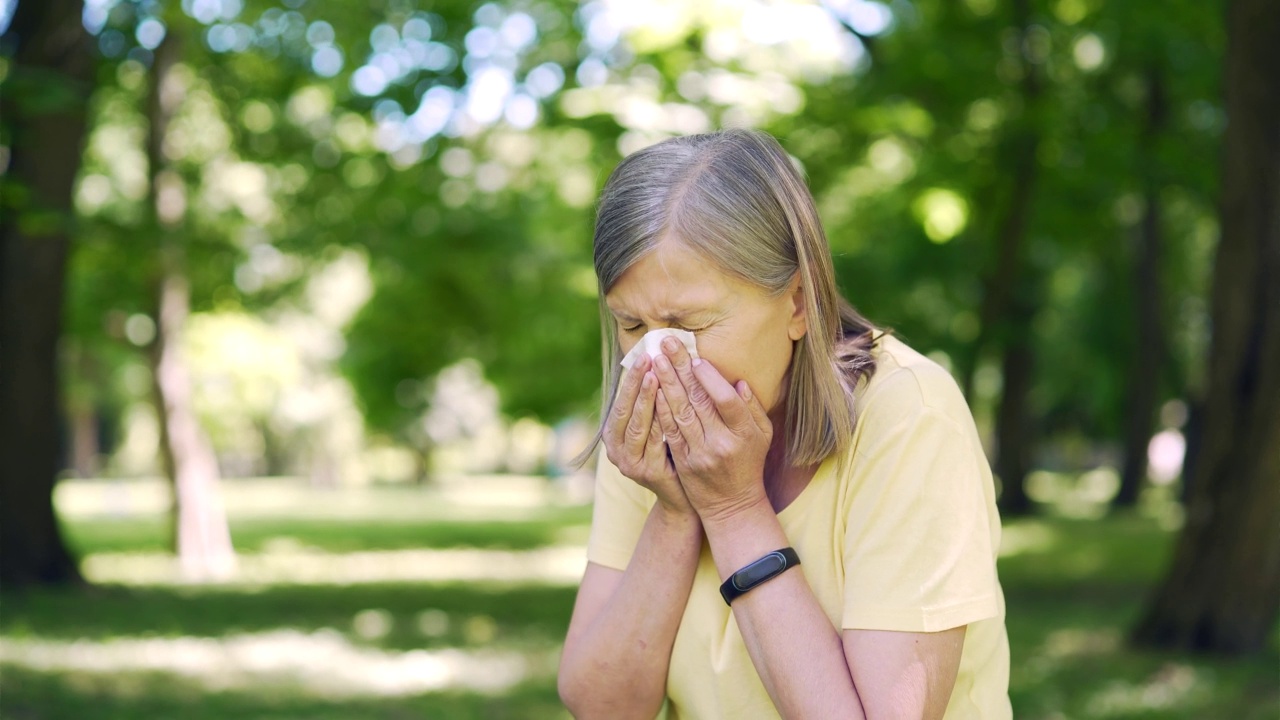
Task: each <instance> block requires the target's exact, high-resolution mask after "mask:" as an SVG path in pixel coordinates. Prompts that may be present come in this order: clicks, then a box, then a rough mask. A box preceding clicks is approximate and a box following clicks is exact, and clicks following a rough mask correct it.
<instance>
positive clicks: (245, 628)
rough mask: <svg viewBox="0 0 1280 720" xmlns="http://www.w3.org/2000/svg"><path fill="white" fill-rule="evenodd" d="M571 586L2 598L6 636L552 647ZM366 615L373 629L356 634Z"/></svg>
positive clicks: (56, 593)
mask: <svg viewBox="0 0 1280 720" xmlns="http://www.w3.org/2000/svg"><path fill="white" fill-rule="evenodd" d="M576 592H577V589H576V588H566V587H546V586H540V585H516V586H512V585H497V584H494V585H488V586H486V585H481V584H475V583H467V584H462V583H457V584H441V585H435V584H433V585H409V584H394V585H393V584H387V585H358V586H345V587H343V586H280V587H266V588H261V589H245V588H231V587H185V588H137V587H128V588H126V587H118V586H116V587H113V586H103V587H92V588H87V589H84V590H80V591H71V590H42V591H35V592H30V593H25V594H22V595H13V594H5V595H3V596H0V603H3V606H4V612H3V614H0V633H2V634H3V635H4V636H7V637H39V638H47V639H64V640H65V639H79V638H83V639H90V640H100V639H108V638H112V637H124V636H143V637H179V636H200V637H220V636H225V635H231V634H237V633H246V632H259V631H266V630H274V629H277V628H294V629H298V630H301V631H304V632H306V631H311V630H318V629H322V628H333V629H335V630H338V631H340V632H343V633H344V634H346V635H348V636H350V637H351V638H352V639H353V640H355V641H359V642H362V643H366V644H373V645H377V646H379V647H382V648H387V649H404V650H410V649H415V648H424V647H427V648H429V647H470V646H477V645H485V644H490V643H499V644H519V645H525V644H531V643H532V644H543V645H546V644H558V643H559V642H560V641H561V640H563V639H564V634H565V632H566V631H567V629H568V626H569V614H570V611H571V610H572V608H573V599H574V595H575V594H576ZM368 611H374V612H376V613H377V615H378V617H379V618H381V619H379V620H377V621H376V622H375V625H380V626H381V627H378V628H375V629H376V630H377V632H375V633H368V632H366V633H364V634H363V635H362V634H361V633H359V632H357V626H358V624H359V623H358V622H357V616H359V615H360V614H361V613H367V612H368Z"/></svg>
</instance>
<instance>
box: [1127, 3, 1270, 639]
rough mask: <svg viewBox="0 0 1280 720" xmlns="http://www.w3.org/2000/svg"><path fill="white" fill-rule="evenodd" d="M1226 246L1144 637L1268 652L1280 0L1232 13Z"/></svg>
mask: <svg viewBox="0 0 1280 720" xmlns="http://www.w3.org/2000/svg"><path fill="white" fill-rule="evenodd" d="M1227 38H1228V39H1227V53H1226V67H1225V75H1224V78H1225V82H1224V87H1225V93H1224V94H1225V98H1226V112H1227V119H1228V126H1227V130H1226V134H1225V136H1224V138H1223V153H1222V191H1221V192H1222V195H1221V204H1220V206H1219V211H1220V227H1221V238H1220V240H1219V245H1218V250H1217V260H1216V263H1215V266H1214V276H1213V296H1212V310H1211V312H1212V336H1213V339H1212V342H1211V344H1210V351H1209V358H1208V368H1209V369H1208V381H1207V383H1206V386H1205V394H1204V398H1203V399H1202V402H1203V406H1202V407H1203V414H1204V415H1203V425H1202V426H1201V430H1200V433H1201V435H1200V438H1199V449H1198V451H1197V453H1196V457H1195V464H1194V466H1193V467H1191V468H1189V475H1190V477H1189V481H1190V483H1191V494H1190V497H1189V498H1188V500H1187V506H1186V525H1185V526H1184V527H1183V529H1182V532H1181V534H1180V536H1179V538H1178V541H1177V546H1176V549H1175V552H1174V557H1173V562H1172V566H1171V568H1170V569H1169V571H1168V574H1167V576H1166V577H1165V579H1164V580H1163V581H1162V582H1161V583H1160V584H1159V585H1158V587H1157V591H1156V592H1155V593H1154V595H1153V596H1152V599H1151V600H1150V603H1149V605H1148V608H1147V610H1146V613H1145V615H1144V617H1143V619H1142V620H1141V622H1140V623H1139V624H1138V626H1137V628H1136V630H1135V633H1134V639H1135V641H1136V642H1137V643H1139V644H1142V645H1150V646H1156V647H1172V648H1183V649H1189V650H1201V651H1217V652H1229V653H1230V652H1235V653H1239V652H1251V651H1257V650H1260V649H1262V648H1264V647H1265V646H1266V645H1267V643H1268V641H1269V638H1270V637H1271V635H1270V632H1271V630H1272V628H1274V627H1275V623H1276V618H1277V614H1278V613H1280V533H1277V532H1276V518H1277V517H1280V282H1277V281H1276V279H1277V278H1280V173H1278V172H1277V168H1280V66H1277V65H1276V63H1275V62H1273V57H1272V54H1273V52H1272V51H1273V48H1274V46H1275V43H1276V41H1277V40H1280V4H1276V3H1274V2H1270V1H1269V0H1236V1H1235V2H1233V3H1232V4H1231V5H1230V7H1229V9H1228V11H1227Z"/></svg>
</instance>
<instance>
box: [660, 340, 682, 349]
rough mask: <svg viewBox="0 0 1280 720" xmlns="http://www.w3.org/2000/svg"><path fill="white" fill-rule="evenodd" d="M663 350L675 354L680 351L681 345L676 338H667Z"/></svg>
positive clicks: (663, 342) (663, 343)
mask: <svg viewBox="0 0 1280 720" xmlns="http://www.w3.org/2000/svg"><path fill="white" fill-rule="evenodd" d="M662 349H663V350H666V351H667V352H675V351H677V350H679V349H680V343H678V342H676V339H675V338H667V339H666V340H663V341H662Z"/></svg>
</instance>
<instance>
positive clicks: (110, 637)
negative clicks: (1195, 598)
mask: <svg viewBox="0 0 1280 720" xmlns="http://www.w3.org/2000/svg"><path fill="white" fill-rule="evenodd" d="M369 492H374V493H376V492H379V491H374V490H371V491H369ZM396 492H397V493H403V491H396ZM397 497H402V495H401V496H397ZM392 502H393V503H394V504H395V505H396V506H397V507H398V508H400V510H401V512H397V513H386V514H385V515H386V517H379V516H373V515H371V516H368V517H360V516H355V517H352V516H350V515H349V514H348V515H347V516H344V517H340V518H335V517H318V516H316V515H315V514H309V513H306V512H296V513H287V512H279V513H276V514H274V515H263V514H260V513H258V514H252V515H243V516H237V515H236V514H233V523H232V531H233V535H234V537H235V540H236V544H237V547H238V548H239V549H240V550H241V552H243V553H244V555H245V567H246V568H256V569H255V570H254V571H253V574H251V580H249V581H238V582H235V583H221V584H212V585H188V584H184V583H182V582H178V581H176V580H173V579H172V578H168V577H167V576H166V575H165V573H166V572H168V571H167V570H166V569H165V568H168V567H169V565H168V561H167V560H166V559H165V557H164V555H163V553H162V551H163V547H164V537H165V533H166V529H165V528H166V525H165V523H164V522H163V521H162V520H161V519H160V518H158V517H156V516H154V515H143V516H139V517H124V518H120V517H109V516H106V515H103V514H99V513H72V514H70V515H69V516H68V517H66V518H65V522H66V526H67V532H68V535H69V537H70V538H71V539H72V542H73V543H74V545H75V546H76V548H77V549H78V550H79V551H80V552H81V553H82V554H84V555H85V556H86V557H87V560H86V563H85V566H86V568H88V569H92V572H90V574H91V575H95V573H96V574H97V576H98V577H99V580H101V579H102V578H103V577H105V578H107V579H109V580H111V582H108V583H102V584H99V585H97V586H95V587H92V588H88V589H84V590H78V591H72V590H63V591H40V592H32V593H27V594H24V595H14V594H5V595H3V596H0V717H2V718H4V719H5V720H9V719H13V720H24V719H35V718H77V719H80V718H83V719H86V720H92V719H96V718H131V719H132V718H192V719H200V718H353V719H354V718H388V719H391V718H537V719H542V718H563V717H567V714H566V713H565V712H564V710H563V709H562V708H561V707H560V705H559V703H558V700H557V698H556V693H555V681H554V677H555V667H556V662H557V656H558V652H559V645H560V641H561V639H562V637H563V635H564V632H565V628H566V625H567V622H568V616H569V612H570V609H571V607H572V603H573V596H574V587H573V580H572V578H573V572H572V568H570V571H568V572H567V571H566V570H565V568H564V567H562V566H563V565H564V560H563V559H560V560H556V559H555V558H552V560H548V557H551V556H548V555H547V554H546V553H548V552H559V553H561V556H563V555H565V554H567V555H568V556H569V557H570V561H569V562H570V563H573V562H577V563H579V567H580V563H581V559H580V557H581V556H580V552H581V546H582V544H583V543H584V542H585V537H586V527H587V523H588V522H589V519H590V512H589V509H587V508H585V507H573V506H570V507H546V508H542V507H532V508H528V509H526V510H523V511H520V512H513V511H512V510H511V509H510V508H495V509H493V512H483V511H480V510H477V509H476V508H475V507H471V508H469V509H468V511H467V512H452V511H450V509H449V508H442V507H440V506H439V505H438V504H434V503H427V504H424V505H423V507H430V508H431V511H430V512H423V513H421V517H417V518H415V516H414V513H413V512H410V511H404V507H405V504H404V503H403V502H401V501H400V500H399V499H396V498H393V499H392ZM370 507H377V503H373V504H371V505H370ZM481 510H482V509H481ZM1169 541H1170V535H1169V533H1168V531H1166V530H1161V529H1160V528H1159V527H1158V525H1157V523H1156V522H1155V521H1153V520H1149V519H1146V518H1142V517H1137V516H1125V517H1118V518H1108V519H1103V520H1088V521H1085V520H1067V519H1037V520H1019V521H1016V522H1010V523H1007V525H1006V556H1005V557H1004V558H1003V559H1002V561H1001V579H1002V582H1003V584H1004V588H1005V593H1006V598H1007V602H1008V614H1009V619H1008V627H1009V635H1010V643H1011V650H1012V655H1013V674H1012V679H1011V689H1010V692H1011V695H1012V699H1013V703H1014V709H1015V714H1016V716H1017V717H1019V718H1033V719H1044V720H1048V719H1050V718H1188V719H1190V718H1197V719H1198V718H1230V719H1235V718H1241V719H1245V720H1247V719H1249V718H1276V717H1280V678H1278V674H1277V669H1278V668H1280V654H1277V653H1276V652H1275V651H1274V649H1273V651H1272V652H1271V653H1269V654H1268V655H1266V656H1263V657H1260V658H1253V659H1248V660H1226V659H1214V658H1209V659H1206V658H1196V657H1189V656H1182V655H1173V654H1163V653H1151V652H1139V651H1134V650H1130V649H1128V648H1127V647H1126V645H1125V632H1126V629H1127V627H1128V626H1129V624H1130V623H1131V621H1132V619H1133V617H1134V615H1135V614H1136V613H1137V612H1138V610H1139V608H1140V606H1141V603H1142V600H1143V598H1144V597H1145V594H1146V593H1147V592H1148V589H1149V587H1150V585H1151V583H1152V581H1153V580H1154V578H1155V577H1156V576H1157V575H1158V574H1159V572H1160V569H1161V568H1162V567H1163V564H1164V562H1166V560H1167V553H1168V548H1169V544H1170V543H1169ZM561 556H555V557H561ZM575 558H576V559H575ZM353 559H354V560H355V561H357V562H358V564H361V565H364V566H367V567H366V569H365V571H364V572H362V573H361V574H360V575H359V579H358V580H355V581H352V580H350V578H349V577H348V576H347V575H344V574H342V573H344V572H348V571H349V570H350V568H349V567H348V566H349V565H350V564H351V562H352V561H353ZM135 561H136V562H140V563H143V564H144V565H145V563H150V565H147V567H151V568H152V569H153V570H154V572H153V571H148V573H144V574H143V575H139V576H136V577H135V576H133V575H130V573H131V572H133V570H131V568H135V567H142V566H143V565H137V564H129V563H131V562H135ZM255 563H256V564H255ZM305 563H310V567H312V570H309V571H308V573H307V574H302V575H299V574H297V573H293V574H290V572H288V571H289V569H290V568H295V569H296V566H298V565H300V564H305ZM557 563H558V564H557ZM405 564H421V565H424V566H430V568H428V569H429V570H430V572H425V573H420V574H414V573H409V574H407V575H406V574H405V573H404V572H402V571H403V570H404V567H403V566H404V565H405ZM453 565H461V566H465V567H466V568H469V571H468V572H469V574H468V573H463V574H461V575H456V574H450V573H451V572H452V571H451V570H449V569H448V568H449V567H452V566H453ZM477 567H478V568H479V569H480V570H481V572H480V573H479V574H477V573H476V572H474V571H475V570H476V569H477ZM156 568H159V569H158V570H156ZM330 568H332V570H330ZM342 568H346V569H342ZM273 573H275V574H274V575H273ZM406 577H407V578H409V579H405V578H406ZM139 578H141V579H139ZM273 578H276V579H273ZM1274 646H1275V643H1273V648H1274Z"/></svg>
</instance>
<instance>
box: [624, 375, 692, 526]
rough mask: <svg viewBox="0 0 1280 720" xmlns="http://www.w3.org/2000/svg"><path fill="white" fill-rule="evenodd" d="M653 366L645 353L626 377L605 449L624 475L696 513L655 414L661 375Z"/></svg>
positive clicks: (665, 501) (669, 505) (676, 507)
mask: <svg viewBox="0 0 1280 720" xmlns="http://www.w3.org/2000/svg"><path fill="white" fill-rule="evenodd" d="M652 367H653V362H652V360H650V359H649V356H647V355H643V356H641V357H640V358H639V359H638V360H637V361H636V363H635V364H634V365H632V366H631V368H630V369H629V370H628V371H627V374H626V376H625V377H624V378H623V380H622V389H621V390H620V391H619V393H618V397H617V398H616V399H615V400H614V401H613V410H612V411H611V412H610V413H609V419H608V420H607V421H605V424H604V434H603V437H602V439H603V440H604V448H605V453H606V454H607V455H608V457H609V462H611V463H613V464H614V466H615V467H617V468H618V470H619V471H620V472H621V473H622V474H623V475H624V476H626V477H628V478H631V479H632V480H634V481H635V482H636V483H638V484H639V485H641V486H642V487H645V488H648V489H649V490H651V491H652V492H653V494H654V495H657V496H658V502H659V503H661V504H662V505H663V506H664V507H665V508H666V509H667V510H673V511H676V512H679V513H692V512H693V508H692V507H691V506H690V505H689V500H688V498H686V497H685V492H684V489H683V488H681V487H680V481H679V479H677V478H676V469H675V467H674V466H673V465H672V464H671V459H670V458H669V457H667V446H666V443H664V442H663V439H662V428H661V427H659V425H658V419H657V417H655V416H654V410H655V407H656V402H655V401H656V398H657V395H658V378H657V377H656V376H655V375H654V374H653V373H652V372H650V370H651V369H652Z"/></svg>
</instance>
